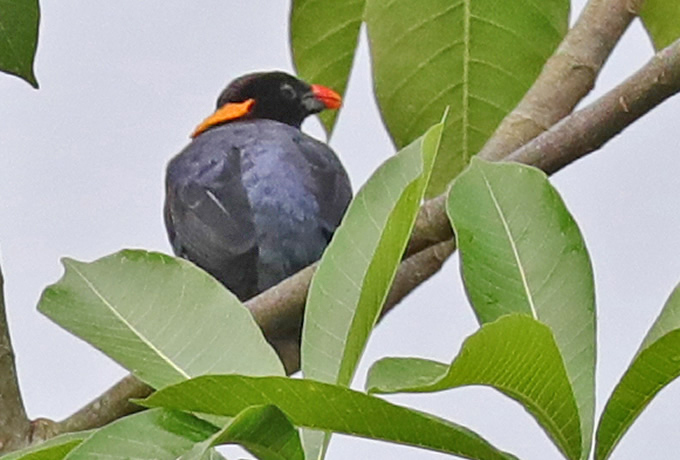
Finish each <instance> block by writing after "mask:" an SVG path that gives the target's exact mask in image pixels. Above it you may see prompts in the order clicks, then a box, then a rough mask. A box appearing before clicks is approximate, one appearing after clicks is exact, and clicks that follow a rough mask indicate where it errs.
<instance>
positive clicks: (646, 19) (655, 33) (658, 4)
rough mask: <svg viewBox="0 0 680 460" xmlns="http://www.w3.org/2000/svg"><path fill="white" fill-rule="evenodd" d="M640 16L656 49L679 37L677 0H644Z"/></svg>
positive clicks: (679, 22) (679, 20)
mask: <svg viewBox="0 0 680 460" xmlns="http://www.w3.org/2000/svg"><path fill="white" fill-rule="evenodd" d="M640 17H641V18H642V23H643V24H644V26H645V28H646V29H647V32H648V33H649V36H650V37H651V38H652V42H653V43H654V48H656V50H657V51H658V50H660V49H662V48H665V47H666V46H668V45H670V44H671V43H673V42H674V41H675V40H677V39H678V38H680V2H678V0H646V1H645V2H644V4H643V5H642V11H640Z"/></svg>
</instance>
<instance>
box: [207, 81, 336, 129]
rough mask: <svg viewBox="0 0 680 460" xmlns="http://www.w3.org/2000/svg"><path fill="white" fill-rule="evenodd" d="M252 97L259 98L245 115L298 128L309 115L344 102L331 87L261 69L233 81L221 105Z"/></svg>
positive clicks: (226, 89) (219, 99)
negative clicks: (311, 83) (261, 70)
mask: <svg viewBox="0 0 680 460" xmlns="http://www.w3.org/2000/svg"><path fill="white" fill-rule="evenodd" d="M248 99H253V100H254V101H255V102H254V104H253V106H252V108H251V109H250V110H249V112H248V114H247V115H246V116H244V117H243V118H249V119H253V118H267V119H270V120H276V121H280V122H282V123H286V124H288V125H291V126H295V127H298V128H299V127H300V125H301V124H302V122H303V120H304V119H305V118H307V117H308V116H309V115H312V114H315V113H319V112H321V111H322V110H324V109H328V108H332V109H336V108H338V107H339V106H340V96H339V95H338V94H336V93H335V92H333V91H332V90H330V89H328V88H325V87H323V86H320V85H309V84H307V83H305V82H304V81H302V80H299V79H297V78H295V77H294V76H292V75H289V74H287V73H285V72H257V73H250V74H247V75H243V76H242V77H239V78H237V79H235V80H234V81H232V82H231V83H229V86H227V87H226V88H225V90H224V91H222V94H220V97H219V98H218V100H217V108H218V109H220V108H221V107H224V106H225V105H226V104H228V103H233V102H244V101H246V100H248Z"/></svg>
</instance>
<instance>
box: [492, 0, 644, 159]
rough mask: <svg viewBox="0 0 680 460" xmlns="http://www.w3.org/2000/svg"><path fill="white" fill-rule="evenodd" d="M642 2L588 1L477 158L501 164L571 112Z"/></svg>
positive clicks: (620, 0) (631, 0)
mask: <svg viewBox="0 0 680 460" xmlns="http://www.w3.org/2000/svg"><path fill="white" fill-rule="evenodd" d="M643 3H644V0H590V1H589V2H588V4H587V5H586V6H585V8H584V9H583V12H582V13H581V16H580V17H579V19H578V21H577V22H576V24H574V27H573V28H571V29H570V30H569V32H567V35H566V36H565V37H564V39H563V40H562V43H561V44H560V46H559V47H558V48H557V51H555V54H553V55H552V56H551V57H550V59H548V61H547V62H546V64H545V66H544V67H543V70H542V71H541V73H540V75H539V76H538V79H537V80H536V81H535V82H534V84H533V85H532V87H531V89H529V91H527V93H526V94H525V95H524V98H523V99H522V100H521V101H520V103H519V104H518V105H517V107H516V108H515V109H514V110H513V111H512V112H511V113H510V114H509V115H508V116H507V117H505V119H504V120H503V121H502V122H501V124H500V125H499V126H498V128H497V129H496V132H495V133H494V134H493V135H492V136H491V138H490V139H489V140H488V141H487V143H486V145H485V146H484V147H483V148H482V150H481V151H480V153H479V155H480V157H481V158H484V159H487V160H492V161H493V160H500V159H503V158H504V157H506V156H507V155H508V154H509V153H510V152H513V151H514V150H516V149H518V148H519V147H521V146H522V145H524V144H526V143H527V142H529V141H530V140H531V139H533V138H535V137H536V136H538V135H539V134H541V133H542V132H544V131H546V130H548V129H549V128H550V127H551V126H553V125H554V124H555V123H557V122H558V121H559V120H561V119H562V118H564V117H566V116H567V115H568V114H570V113H571V112H572V110H574V107H576V104H578V103H579V101H581V99H583V98H584V97H585V96H586V95H587V94H588V93H589V92H590V90H591V89H593V86H594V85H595V79H596V78H597V76H598V75H599V73H600V70H601V69H602V66H603V65H604V63H605V62H606V61H607V58H608V57H609V55H610V54H611V52H612V50H613V49H614V46H615V45H616V44H617V43H618V41H619V39H620V38H621V35H623V33H624V32H625V31H626V29H627V28H628V26H629V25H630V23H631V21H632V20H633V19H634V18H635V17H636V16H637V15H638V13H639V11H640V9H641V8H642V4H643Z"/></svg>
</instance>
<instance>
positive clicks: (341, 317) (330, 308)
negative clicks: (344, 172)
mask: <svg viewBox="0 0 680 460" xmlns="http://www.w3.org/2000/svg"><path fill="white" fill-rule="evenodd" d="M442 124H443V123H439V124H437V125H435V126H433V127H432V128H430V129H429V130H428V131H427V133H426V134H425V135H424V136H423V137H421V138H420V139H418V140H417V141H416V142H414V143H413V144H411V145H410V146H408V147H406V148H405V149H404V150H402V151H401V152H399V153H398V154H397V155H395V156H393V157H392V158H390V159H388V160H387V161H386V162H385V163H384V164H383V165H382V166H381V167H380V168H378V170H377V171H376V172H375V173H374V174H373V176H371V178H370V179H369V180H368V182H367V183H366V184H365V185H364V186H363V187H362V189H361V190H359V192H358V193H357V196H356V197H355V198H354V200H353V201H352V203H351V204H350V206H349V209H348V210H347V213H346V215H345V217H344V219H343V221H342V224H341V225H340V227H339V228H338V229H337V231H336V232H335V235H334V236H333V239H332V240H331V243H330V245H329V246H328V248H327V249H326V251H325V252H324V254H323V256H322V258H321V262H320V264H319V268H318V269H317V271H316V273H315V275H314V278H313V280H312V284H311V286H310V289H309V295H308V297H307V306H306V308H305V318H304V323H303V331H302V346H301V356H302V372H303V374H304V375H305V377H307V378H311V379H314V380H319V381H322V382H329V383H338V384H340V385H346V386H347V385H349V384H350V382H351V380H352V377H353V376H354V372H355V370H356V366H357V363H358V362H359V359H360V357H361V354H362V353H363V351H364V348H365V346H366V342H367V340H368V337H369V335H370V333H371V330H372V329H373V326H374V325H375V322H376V321H377V319H378V315H379V314H380V311H381V309H382V306H383V303H384V302H385V299H386V297H387V294H388V293H389V289H390V286H391V284H392V280H393V279H394V275H395V274H396V271H397V268H398V266H399V262H400V261H401V257H402V255H403V253H404V249H405V248H406V244H407V243H408V238H409V235H410V234H411V229H412V228H413V224H414V222H415V218H416V215H417V213H418V209H419V207H420V203H421V201H422V198H423V193H424V191H425V187H426V186H427V181H428V180H429V176H430V172H431V171H432V165H433V163H434V158H435V156H436V154H437V151H438V149H439V141H440V138H441V132H442ZM303 440H304V445H305V450H306V452H307V457H308V458H310V459H315V458H321V455H322V454H321V451H322V450H323V446H324V445H326V444H327V442H328V437H324V436H321V435H319V434H311V433H308V432H303Z"/></svg>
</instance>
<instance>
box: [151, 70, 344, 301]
mask: <svg viewBox="0 0 680 460" xmlns="http://www.w3.org/2000/svg"><path fill="white" fill-rule="evenodd" d="M341 103H342V100H341V97H340V95H338V94H337V93H336V92H335V91H333V90H331V89H329V88H327V87H325V86H321V85H310V84H308V83H306V82H304V81H302V80H300V79H298V78H296V77H294V76H292V75H290V74H288V73H285V72H281V71H267V72H254V73H249V74H246V75H243V76H241V77H238V78H236V79H235V80H233V81H232V82H231V83H229V84H228V85H227V87H226V88H225V89H224V90H223V91H222V93H221V94H220V96H219V97H218V100H217V109H216V111H215V112H214V113H213V114H212V115H210V116H209V117H208V118H206V119H205V120H204V121H203V122H202V123H200V124H199V125H198V126H197V127H196V129H195V130H194V132H193V133H192V134H191V138H192V139H191V141H190V143H189V144H188V145H187V146H186V147H185V148H184V149H183V150H182V151H181V152H180V153H179V154H177V155H176V156H175V157H173V158H172V159H171V160H170V162H169V163H168V165H167V169H166V180H165V192H166V194H165V203H164V212H163V214H164V220H165V226H166V230H167V233H168V238H169V240H170V244H171V246H172V250H173V252H174V253H175V254H176V255H177V256H178V257H182V258H185V259H188V260H189V261H191V262H193V263H194V264H195V265H197V266H199V267H201V268H202V269H203V270H205V271H207V272H208V273H210V274H211V275H212V276H213V277H214V278H216V279H217V280H219V281H220V282H221V283H222V284H223V285H224V286H225V287H227V289H229V290H230V291H231V292H232V293H234V294H235V295H236V296H237V297H238V298H239V299H240V300H241V301H246V300H248V299H250V298H252V297H254V296H255V295H257V294H259V293H261V292H263V291H265V290H266V289H268V288H270V287H272V286H274V285H275V284H278V283H279V282H280V281H282V280H283V279H285V278H288V277H289V276H291V275H292V274H294V273H296V272H297V271H299V270H300V269H302V268H304V267H306V266H307V265H309V264H311V263H313V262H315V261H317V260H318V259H319V258H320V256H321V254H322V253H323V251H324V249H325V248H326V246H327V245H328V243H329V241H330V239H331V237H332V236H333V234H334V232H335V230H336V228H337V227H338V225H339V224H340V221H341V219H342V217H343V215H344V214H345V211H346V209H347V207H348V205H349V202H350V201H351V199H352V188H351V184H350V180H349V177H348V175H347V172H346V170H345V168H344V167H343V165H342V163H341V162H340V159H339V158H338V156H337V155H336V154H335V152H334V151H333V150H332V149H331V148H330V147H329V146H328V145H327V144H326V143H324V142H321V141H319V140H317V139H315V138H313V137H311V136H309V135H307V134H305V133H303V132H302V131H301V125H302V122H303V121H304V120H305V118H307V117H308V116H310V115H312V114H316V113H319V112H321V111H322V110H325V109H337V108H339V107H340V106H341Z"/></svg>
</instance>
